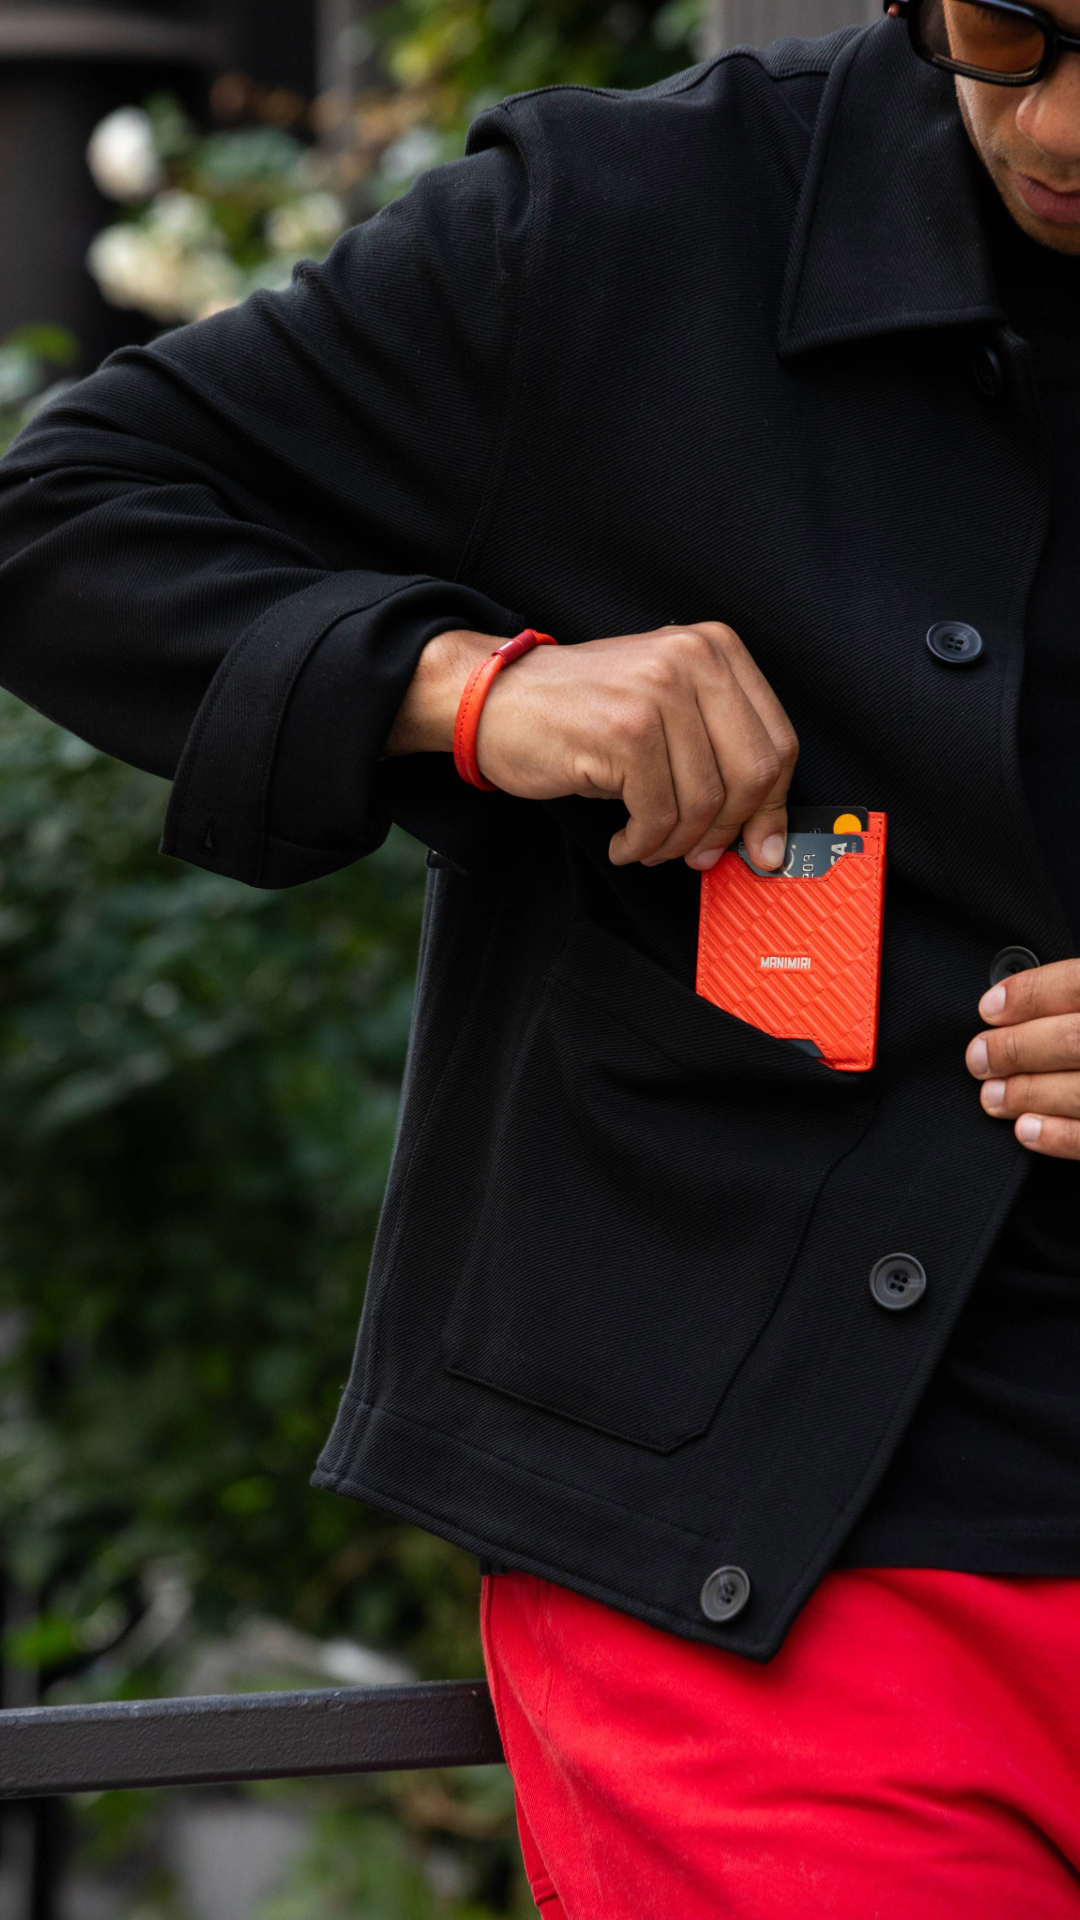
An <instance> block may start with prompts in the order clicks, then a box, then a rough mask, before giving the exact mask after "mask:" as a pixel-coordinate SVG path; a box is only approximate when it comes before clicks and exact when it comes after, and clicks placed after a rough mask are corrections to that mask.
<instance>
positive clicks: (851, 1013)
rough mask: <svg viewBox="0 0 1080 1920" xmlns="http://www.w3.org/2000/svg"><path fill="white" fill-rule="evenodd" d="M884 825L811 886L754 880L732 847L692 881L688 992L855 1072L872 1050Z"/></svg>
mask: <svg viewBox="0 0 1080 1920" xmlns="http://www.w3.org/2000/svg"><path fill="white" fill-rule="evenodd" d="M885 838H886V819H885V815H884V814H883V813H872V814H870V816H869V826H868V829H867V831H866V833H865V834H864V835H863V852H862V853H861V854H854V853H847V854H844V855H843V856H842V857H841V859H839V860H838V861H837V863H836V865H835V866H834V867H832V868H831V869H830V871H829V872H828V873H827V874H823V875H822V876H821V878H820V879H817V880H787V879H774V878H764V877H762V876H761V875H758V874H755V873H752V872H751V870H750V868H749V867H748V866H747V865H746V862H745V861H744V860H741V859H740V858H739V856H738V854H737V853H736V852H735V851H734V850H733V849H732V850H731V851H729V852H728V853H725V855H724V857H723V859H722V860H721V861H720V862H719V865H717V866H715V867H713V868H712V870H711V872H709V873H705V874H703V875H702V878H701V923H700V932H699V938H698V969H697V990H698V992H699V993H700V994H702V995H703V996H704V998H705V999H706V1000H711V1001H712V1002H713V1004H714V1006H717V1007H722V1008H723V1009H724V1011H725V1012H726V1013H733V1014H734V1015H735V1016H736V1018H737V1019H739V1020H745V1021H746V1022H747V1023H748V1025H750V1026H752V1027H759V1028H760V1029H761V1030H762V1031H763V1032H764V1033H771V1034H773V1035H774V1036H775V1037H776V1038H777V1039H778V1040H794V1041H810V1042H812V1043H813V1045H814V1046H815V1047H816V1048H817V1050H818V1052H819V1053H820V1054H821V1056H822V1059H823V1060H825V1061H826V1063H827V1064H828V1065H829V1066H830V1067H837V1068H841V1069H843V1070H844V1071H846V1072H848V1073H865V1072H866V1071H867V1069H868V1068H870V1067H872V1066H873V1064H874V1057H875V1054H876V1051H877V1024H878V998H879V982H880V977H881V927H882V908H883V904H884V894H885Z"/></svg>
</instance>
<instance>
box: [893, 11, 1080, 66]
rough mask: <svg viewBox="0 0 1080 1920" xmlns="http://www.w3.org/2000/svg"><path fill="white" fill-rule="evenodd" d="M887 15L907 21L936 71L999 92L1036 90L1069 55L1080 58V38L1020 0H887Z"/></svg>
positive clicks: (918, 46) (917, 47)
mask: <svg viewBox="0 0 1080 1920" xmlns="http://www.w3.org/2000/svg"><path fill="white" fill-rule="evenodd" d="M885 12H886V13H889V14H892V15H893V17H894V19H897V20H906V21H907V24H908V33H909V34H910V36H911V44H912V46H913V47H914V49H915V51H916V53H917V54H918V55H919V56H920V58H921V59H923V60H928V61H929V62H930V65H931V66H932V67H944V68H945V70H946V72H947V73H960V74H964V75H965V76H966V77H967V79H969V80H988V81H990V82H991V83H992V85H994V86H995V87H1030V86H1031V85H1032V84H1033V82H1034V81H1036V80H1043V79H1045V77H1046V75H1047V74H1048V73H1049V72H1050V71H1051V69H1052V68H1053V67H1055V66H1056V65H1057V63H1058V61H1059V60H1060V58H1061V56H1062V54H1063V53H1080V33H1066V32H1065V31H1064V29H1063V28H1061V27H1059V26H1058V23H1057V21H1056V20H1054V19H1053V18H1052V16H1051V15H1050V14H1048V13H1044V12H1043V9H1042V8H1041V7H1028V6H1023V5H1021V4H1019V0H885Z"/></svg>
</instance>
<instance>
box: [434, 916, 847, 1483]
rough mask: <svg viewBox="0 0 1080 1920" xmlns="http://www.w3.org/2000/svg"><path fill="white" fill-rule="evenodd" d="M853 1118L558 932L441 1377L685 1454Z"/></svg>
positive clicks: (679, 993)
mask: <svg viewBox="0 0 1080 1920" xmlns="http://www.w3.org/2000/svg"><path fill="white" fill-rule="evenodd" d="M872 1107H873V1093H872V1091H871V1087H870V1084H869V1082H868V1080H867V1078H866V1077H863V1076H859V1077H858V1078H856V1077H854V1076H850V1075H845V1074H840V1073H834V1072H833V1071H832V1069H831V1068H829V1067H826V1066H823V1065H822V1064H821V1063H820V1062H819V1061H817V1060H814V1059H812V1058H810V1057H809V1056H808V1055H806V1054H805V1053H803V1052H801V1051H800V1050H799V1049H798V1048H797V1047H795V1046H793V1045H791V1044H790V1043H788V1042H787V1041H783V1040H775V1039H773V1038H772V1037H771V1036H770V1035H768V1034H764V1033H760V1032H758V1031H757V1029H756V1028H753V1027H749V1026H746V1025H745V1024H744V1023H743V1022H742V1021H740V1020H737V1019H735V1018H734V1017H733V1016H731V1015H730V1014H726V1013H723V1012H721V1011H720V1009H719V1008H717V1007H714V1006H712V1005H710V1004H709V1003H708V1002H707V1001H705V1000H703V999H701V998H699V997H698V995H696V994H695V993H693V992H691V991H690V990H689V989H688V988H686V987H683V986H681V985H679V983H678V982H677V981H675V980H674V979H672V978H671V977H670V976H669V975H668V974H667V973H665V972H664V971H663V969H662V968H660V967H658V966H656V965H655V964H654V963H653V962H652V961H651V960H648V959H646V958H645V957H644V956H643V955H641V954H640V953H638V952H637V950H636V949H635V948H633V947H631V946H629V945H628V944H627V943H626V942H624V941H622V940H620V939H618V938H617V937H616V936H615V935H613V934H610V933H608V932H606V931H605V930H604V929H603V928H601V927H599V926H596V925H594V924H593V923H591V922H584V921H581V922H578V923H577V925H576V926H575V928H574V930H573V931H572V933H571V935H570V938H569V940H568V942H567V944H566V946H565V947H564V948H563V950H562V954H561V956H560V959H559V961H558V963H557V964H556V967H555V969H554V970H553V973H552V975H551V976H550V978H549V982H548V986H547V989H546V991H545V993H544V995H543V996H542V998H541V1000H540V1002H539V1004H538V1007H537V1009H536V1012H535V1014H534V1016H533V1019H532V1021H531V1023H530V1025H529V1027H528V1029H527V1031H526V1033H525V1036H524V1038H523V1040H522V1043H521V1046H520V1048H519V1049H518V1053H517V1056H516V1059H515V1060H514V1062H513V1065H512V1068H511V1070H510V1072H509V1073H508V1075H507V1079H506V1084H505V1088H504V1096H503V1101H502V1112H501V1116H500V1122H499V1126H498V1131H497V1133H496V1136H495V1142H494V1150H493V1153H492V1156H491V1161H490V1164H489V1167H488V1169H487V1188H486V1196H485V1200H484V1204H483V1208H482V1211H481V1214H480V1219H479V1224H478V1229H477V1233H476V1236H475V1239H474V1242H473V1245H472V1249H471V1252H470V1255H469V1258H468V1261H467V1263H466V1266H465V1268H464V1270H463V1273H462V1278H461V1281H460V1284H459V1287H458V1290H457V1294H456V1296H455V1299H454V1303H453V1307H452V1310H451V1314H450V1318H449V1321H448V1324H447V1327H446V1330H445V1344H444V1359H445V1364H446V1366H447V1368H448V1370H449V1371H450V1372H451V1373H453V1374H458V1375H461V1376H463V1377H464V1378H466V1379H469V1380H472V1381H476V1382H478V1383H479V1384H481V1385H483V1386H486V1387H490V1388H493V1389H495V1390H496V1391H497V1392H500V1393H504V1394H509V1395H511V1396H512V1397H513V1398H515V1399H517V1400H522V1401H525V1402H527V1403H528V1404H529V1405H531V1406H536V1407H542V1408H546V1409H548V1410H549V1411H550V1412H552V1413H555V1414H559V1415H561V1416H563V1417H564V1418H566V1419H569V1420H574V1421H577V1422H580V1423H582V1424H584V1425H586V1426H589V1427H593V1428H596V1429H599V1430H600V1431H602V1432H605V1433H610V1434H613V1435H615V1436H616V1437H617V1438H620V1439H623V1440H628V1441H632V1442H634V1443H636V1444H637V1445H638V1446H643V1447H649V1448H652V1449H654V1450H655V1451H657V1452H660V1453H668V1452H671V1451H673V1450H674V1449H675V1448H676V1447H679V1446H681V1445H683V1444H685V1442H687V1441H689V1440H692V1439H694V1438H695V1437H696V1436H698V1435H699V1434H701V1433H703V1432H704V1431H705V1429H706V1428H707V1427H708V1425H709V1423H710V1421H711V1420H712V1418H713V1415H714V1414H715V1412H716V1409H717V1407H718V1406H719V1404H720V1401H721V1399H722V1397H723V1395H724V1393H725V1392H726V1390H727V1388H728V1387H729V1385H730V1384H731V1381H732V1379H733V1377H734V1375H735V1373H736V1371H737V1369H738V1367H739V1365H740V1363H741V1362H742V1360H743V1359H744V1358H745V1356H746V1354H747V1353H748V1352H749V1349H750V1347H751V1346H752V1344H753V1342H754V1340H755V1339H756V1337H757V1335H758V1334H759V1333H760V1331H761V1329H762V1327H763V1326H764V1325H765V1322H766V1321H767V1319H768V1317H769V1315H770V1313H771V1311H772V1309H773V1307H774V1305H775V1303H776V1301H777V1299H778V1297H779V1295H780V1292H781V1290H782V1288H783V1285H784V1282H785V1279H786V1278H787V1275H788V1272H789V1270H790V1267H791V1264H792V1261H793V1260H794V1257H795V1254H796V1252H797V1250H798V1246H799V1242H800V1240H801V1238H802V1234H803V1232H804V1230H805V1227H806V1224H807V1221H808V1219H809V1216H810V1212H811V1209H812V1207H813V1205H814V1201H815V1199H816V1197H817V1194H818V1192H819V1191H820V1189H821V1187H822V1185H823V1183H824V1181H825V1179H826V1177H827V1176H828V1174H829V1172H830V1170H831V1169H832V1167H833V1166H834V1165H835V1164H836V1162H837V1161H838V1160H839V1159H841V1158H842V1157H843V1155H844V1154H845V1153H847V1152H848V1151H849V1150H850V1148H851V1147H852V1146H854V1145H855V1143H856V1142H857V1140H858V1139H859V1137H860V1135H861V1134H862V1132H863V1131H864V1129H865V1127H866V1125H867V1124H868V1122H869V1118H870V1115H871V1111H872Z"/></svg>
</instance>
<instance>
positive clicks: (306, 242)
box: [266, 192, 346, 259]
mask: <svg viewBox="0 0 1080 1920" xmlns="http://www.w3.org/2000/svg"><path fill="white" fill-rule="evenodd" d="M345 224H346V214H345V209H344V207H343V206H342V204H341V201H340V200H339V199H338V197H337V194H336V193H325V192H320V193H305V194H303V195H302V196H301V198H300V199H298V200H289V201H287V202H286V204H285V205H284V206H283V207H275V208H274V211H273V213H271V214H270V215H269V217H268V219H267V222H266V238H267V241H268V243H269V245H270V246H271V247H272V248H273V250H274V252H275V253H286V254H291V255H292V257H293V258H294V259H302V258H303V257H304V256H305V255H307V254H312V253H321V252H322V251H323V250H324V249H325V248H326V247H329V246H331V245H332V244H333V242H334V241H335V240H336V239H337V237H338V234H339V233H342V232H344V229H345Z"/></svg>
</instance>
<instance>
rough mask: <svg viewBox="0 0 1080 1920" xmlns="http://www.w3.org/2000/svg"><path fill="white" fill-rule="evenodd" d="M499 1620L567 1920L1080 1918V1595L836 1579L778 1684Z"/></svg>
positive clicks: (751, 1669) (501, 1598)
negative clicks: (828, 1916) (732, 1917)
mask: <svg viewBox="0 0 1080 1920" xmlns="http://www.w3.org/2000/svg"><path fill="white" fill-rule="evenodd" d="M483 1609H484V1646H485V1653H486V1657H487V1662H488V1673H489V1677H490V1680H491V1686H492V1692H493V1694H494V1698H495V1705H496V1711H497V1713H498V1716H499V1724H500V1727H501V1729H502V1736H503V1742H504V1745H505V1747H506V1753H507V1757H508V1759H509V1762H510V1767H511V1770H512V1772H513V1776H514V1783H515V1786H516V1788H517V1794H518V1806H519V1818H520V1827H521V1841H522V1847H523V1849H524V1853H525V1864H526V1868H527V1871H528V1873H529V1878H530V1881H531V1884H532V1889H533V1897H534V1899H535V1900H536V1903H537V1905H538V1906H539V1907H541V1909H542V1914H543V1920H723V1917H724V1916H737V1920H818V1917H819V1916H823V1915H835V1916H837V1920H1029V1916H1030V1920H1066V1916H1068V1920H1080V1581H1076V1580H1011V1579H1010V1580H997V1579H986V1578H983V1577H981V1576H978V1575H975V1574H965V1573H943V1572H928V1571H902V1572H901V1571H895V1570H880V1569H878V1570H871V1571H859V1572H842V1573H834V1574H831V1575H830V1576H829V1577H828V1578H827V1579H826V1580H825V1582H824V1584H823V1585H822V1586H821V1587H820V1588H819V1590H818V1592H817V1594H816V1595H815V1596H814V1598H813V1599H812V1600H811V1602H810V1604H809V1605H808V1607H807V1608H806V1609H805V1611H804V1612H803V1614H802V1615H801V1617H800V1619H799V1620H798V1621H797V1622H796V1624H795V1626H794V1627H793V1628H792V1631H791V1633H790V1635H789V1636H788V1639H787V1642H786V1643H785V1645H784V1647H783V1649H782V1651H781V1652H780V1653H779V1654H778V1655H777V1657H776V1659H775V1660H773V1661H771V1662H770V1664H769V1665H768V1666H754V1665H752V1664H751V1663H750V1662H748V1661H745V1660H742V1659H739V1658H738V1657H737V1656H735V1655H733V1654H726V1653H718V1652H716V1651H714V1650H713V1649H712V1648H709V1647H704V1646H698V1645H696V1644H693V1643H692V1642H690V1641H685V1640H678V1639H676V1638H675V1637H674V1636H673V1635H671V1634H666V1633H661V1632H659V1631H658V1630H657V1629H656V1628H654V1627H648V1626H643V1625H642V1624H641V1622H640V1621H637V1620H631V1619H628V1618H627V1617H626V1616H625V1615H623V1614H619V1613H614V1612H611V1611H609V1609H608V1608H606V1607H602V1606H598V1605H597V1604H596V1603H595V1602H594V1601H591V1600H583V1599H580V1598H579V1597H578V1596H577V1595H575V1594H572V1593H568V1592H566V1591H565V1590H564V1589H563V1588H561V1587H556V1586H552V1585H550V1584H549V1583H548V1582H546V1581H543V1580H536V1579H533V1578H532V1576H531V1575H529V1574H500V1575H499V1576H498V1577H497V1578H495V1579H493V1580H488V1581H486V1582H485V1588H484V1600H483Z"/></svg>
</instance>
